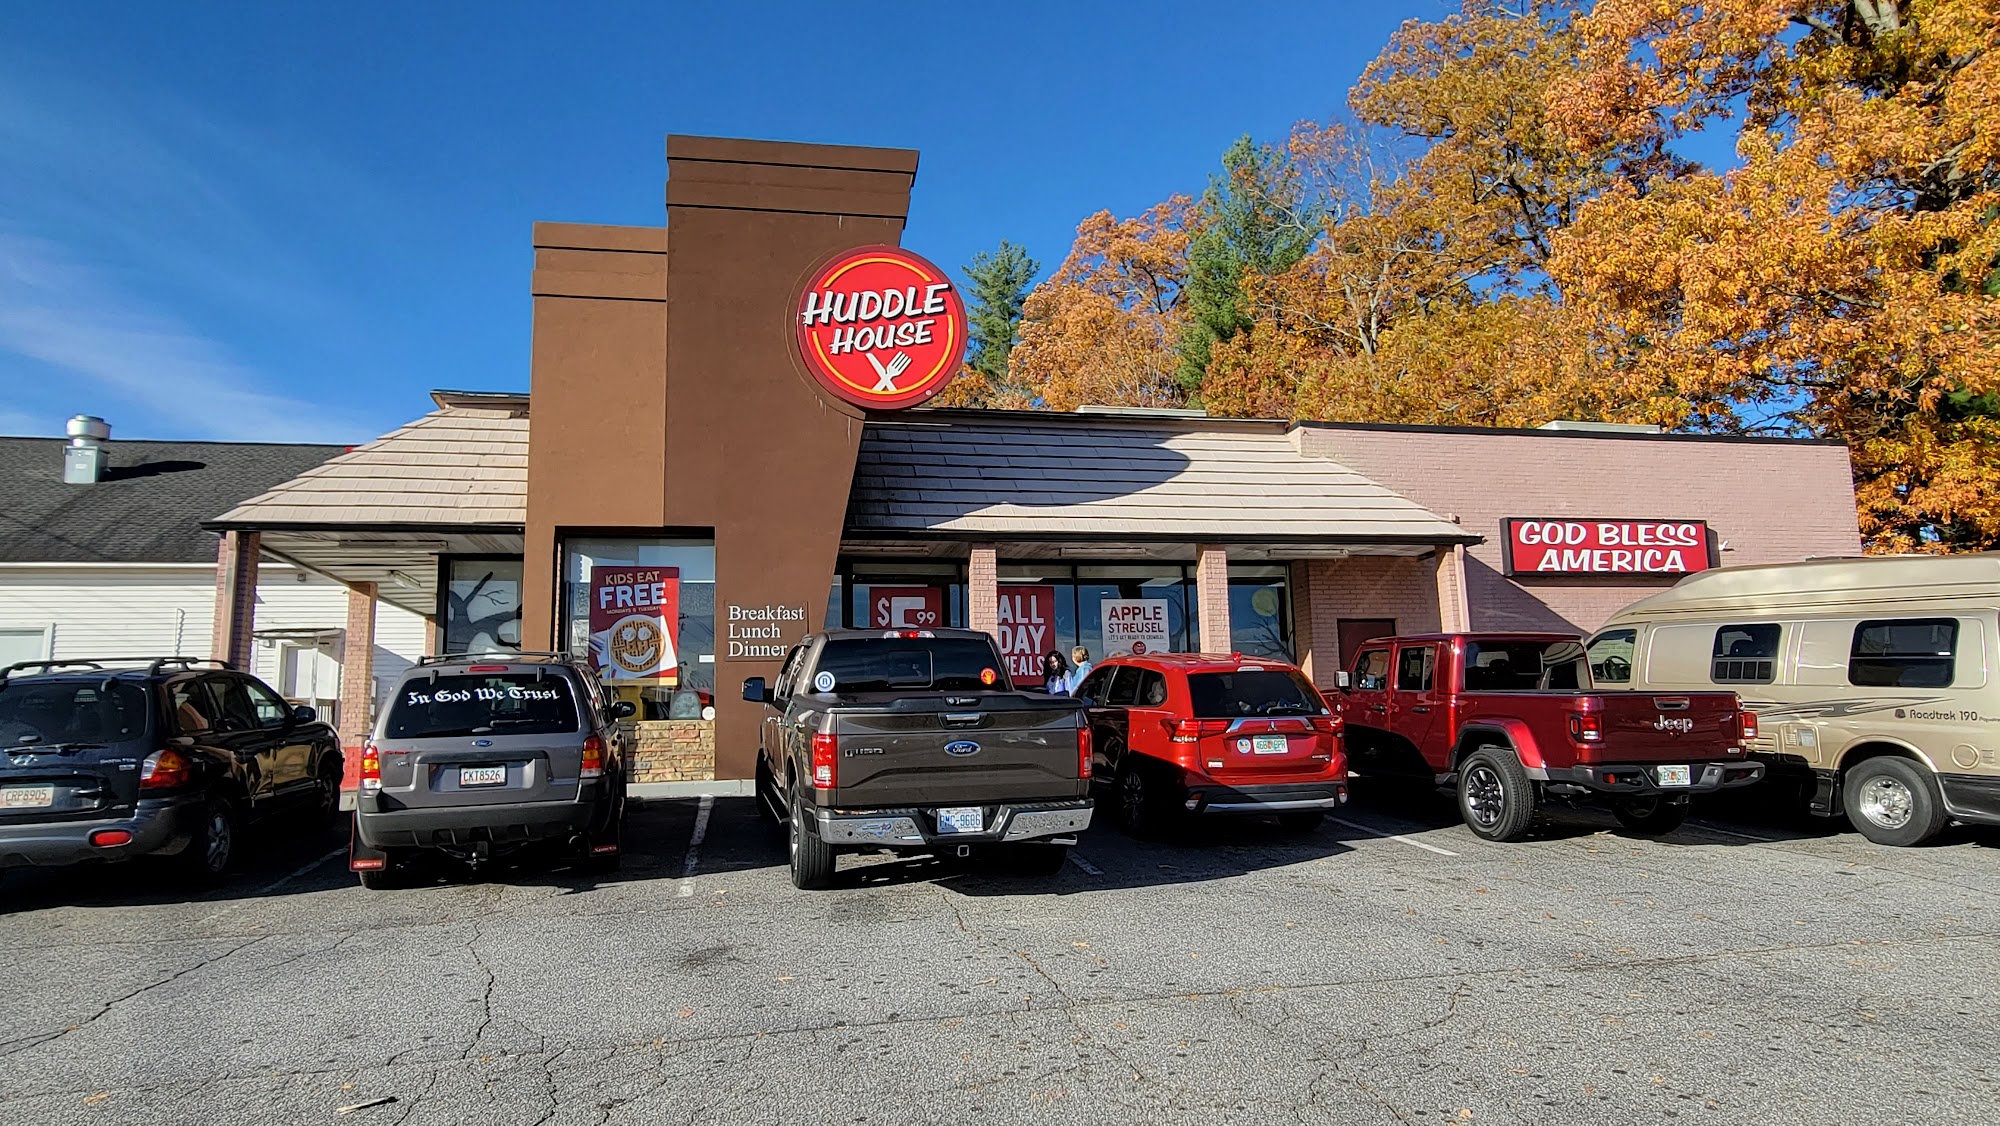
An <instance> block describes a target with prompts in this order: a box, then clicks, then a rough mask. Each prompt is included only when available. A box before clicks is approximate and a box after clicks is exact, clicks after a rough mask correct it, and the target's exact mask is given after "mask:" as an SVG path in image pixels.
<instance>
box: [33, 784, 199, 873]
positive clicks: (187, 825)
mask: <svg viewBox="0 0 2000 1126" xmlns="http://www.w3.org/2000/svg"><path fill="white" fill-rule="evenodd" d="M201 807H202V798H201V796H200V795H198V794H190V795H187V796H184V797H172V798H148V799H147V800H145V801H142V802H140V803H139V804H138V806H137V807H136V808H135V809H134V810H133V811H132V816H130V817H109V818H103V819H100V820H92V821H49V822H42V823H39V824H37V823H29V824H24V825H19V824H17V825H5V826H0V868H26V867H53V866H59V865H63V864H76V863H78V862H80V861H85V860H130V859H132V858H133V857H136V856H149V855H153V854H156V853H159V854H172V853H176V852H179V851H180V850H181V849H183V848H186V847H187V843H188V840H189V838H191V837H192V836H193V834H194V831H195V829H197V828H198V827H199V826H200V814H201ZM105 829H113V830H118V831H122V832H127V833H130V834H132V840H131V841H130V842H129V843H127V844H122V845H113V846H111V847H109V848H100V847H98V846H96V845H93V844H91V843H90V838H91V835H92V834H94V833H98V832H101V831H103V830H105Z"/></svg>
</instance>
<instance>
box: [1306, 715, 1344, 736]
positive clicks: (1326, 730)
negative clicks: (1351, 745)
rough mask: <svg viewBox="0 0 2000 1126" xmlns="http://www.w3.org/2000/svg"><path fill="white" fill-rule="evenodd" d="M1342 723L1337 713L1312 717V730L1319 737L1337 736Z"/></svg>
mask: <svg viewBox="0 0 2000 1126" xmlns="http://www.w3.org/2000/svg"><path fill="white" fill-rule="evenodd" d="M1343 723H1344V721H1343V720H1342V719H1341V717H1340V713H1339V712H1333V713H1331V714H1328V715H1316V716H1314V717H1312V729H1313V730H1314V731H1316V732H1318V733H1319V734H1321V735H1338V734H1340V729H1341V726H1342V725H1343Z"/></svg>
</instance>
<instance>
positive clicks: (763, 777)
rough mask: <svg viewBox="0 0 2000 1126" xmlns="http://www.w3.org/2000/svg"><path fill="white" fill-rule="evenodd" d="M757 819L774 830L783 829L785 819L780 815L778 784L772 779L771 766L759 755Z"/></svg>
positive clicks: (760, 753)
mask: <svg viewBox="0 0 2000 1126" xmlns="http://www.w3.org/2000/svg"><path fill="white" fill-rule="evenodd" d="M756 798H757V819H758V820H760V821H762V822H763V823H764V824H766V825H768V826H770V827H771V828H773V829H782V828H784V826H785V819H784V818H783V817H780V816H779V815H778V783H777V780H776V779H774V778H772V777H771V764H770V763H768V762H766V761H765V760H764V755H763V753H762V752H761V751H760V752H759V753H758V755H757V786H756Z"/></svg>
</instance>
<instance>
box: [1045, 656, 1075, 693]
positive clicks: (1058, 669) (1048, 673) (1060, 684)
mask: <svg viewBox="0 0 2000 1126" xmlns="http://www.w3.org/2000/svg"><path fill="white" fill-rule="evenodd" d="M1042 691H1044V692H1047V693H1048V694H1049V695H1051V696H1067V695H1068V694H1069V662H1068V661H1065V660H1063V655H1062V654H1061V653H1058V652H1056V651H1055V650H1053V649H1051V650H1049V652H1048V655H1047V656H1045V657H1043V658H1042Z"/></svg>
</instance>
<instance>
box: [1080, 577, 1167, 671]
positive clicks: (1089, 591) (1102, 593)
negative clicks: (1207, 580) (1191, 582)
mask: <svg viewBox="0 0 2000 1126" xmlns="http://www.w3.org/2000/svg"><path fill="white" fill-rule="evenodd" d="M1079 570H1080V571H1086V572H1087V571H1109V570H1130V571H1146V570H1149V569H1148V568H1142V567H1127V568H1110V567H1098V568H1079ZM1153 570H1160V569H1153ZM1164 572H1171V574H1169V573H1164ZM1185 594H1186V592H1185V590H1184V588H1183V583H1182V580H1181V578H1180V569H1179V568H1165V569H1164V571H1163V573H1159V574H1154V575H1150V576H1147V577H1135V578H1128V579H1123V580H1120V581H1118V582H1108V581H1100V582H1091V581H1082V582H1078V583H1077V584H1076V626H1077V634H1078V638H1077V642H1076V643H1077V644H1078V645H1081V646H1083V647H1084V648H1086V649H1088V650H1090V659H1091V660H1093V661H1098V660H1103V659H1104V658H1105V657H1117V656H1123V655H1125V654H1126V653H1127V652H1128V651H1129V650H1128V648H1127V647H1125V646H1113V647H1111V648H1110V649H1108V650H1107V648H1106V646H1105V644H1104V603H1105V602H1106V601H1108V600H1111V599H1129V598H1137V599H1143V600H1146V601H1149V602H1161V603H1164V604H1165V607H1166V611H1167V641H1166V644H1167V648H1168V650H1169V651H1171V652H1176V653H1184V652H1187V651H1188V650H1189V649H1191V648H1192V647H1193V645H1192V641H1191V638H1190V633H1191V627H1190V623H1189V621H1188V614H1187V600H1186V597H1185Z"/></svg>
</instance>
